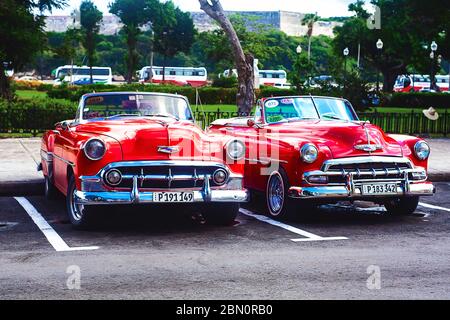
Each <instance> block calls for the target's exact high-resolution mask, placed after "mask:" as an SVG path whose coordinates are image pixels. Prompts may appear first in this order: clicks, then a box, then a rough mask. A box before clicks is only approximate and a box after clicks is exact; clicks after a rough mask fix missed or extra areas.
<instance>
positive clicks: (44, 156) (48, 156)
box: [41, 149, 53, 162]
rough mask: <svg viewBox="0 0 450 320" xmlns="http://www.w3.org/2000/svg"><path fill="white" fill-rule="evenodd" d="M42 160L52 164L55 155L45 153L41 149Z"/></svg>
mask: <svg viewBox="0 0 450 320" xmlns="http://www.w3.org/2000/svg"><path fill="white" fill-rule="evenodd" d="M41 158H42V159H43V160H45V161H46V162H52V161H53V154H52V153H51V152H47V151H45V150H44V149H41Z"/></svg>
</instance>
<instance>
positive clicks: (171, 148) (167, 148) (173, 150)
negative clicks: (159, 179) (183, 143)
mask: <svg viewBox="0 0 450 320" xmlns="http://www.w3.org/2000/svg"><path fill="white" fill-rule="evenodd" d="M158 152H161V153H167V154H173V153H178V152H180V147H178V146H160V147H158Z"/></svg>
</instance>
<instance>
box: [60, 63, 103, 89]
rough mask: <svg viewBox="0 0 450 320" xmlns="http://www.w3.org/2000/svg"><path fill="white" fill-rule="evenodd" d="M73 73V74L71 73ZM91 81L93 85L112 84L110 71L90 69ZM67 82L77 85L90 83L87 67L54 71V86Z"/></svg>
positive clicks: (63, 68)
mask: <svg viewBox="0 0 450 320" xmlns="http://www.w3.org/2000/svg"><path fill="white" fill-rule="evenodd" d="M72 72H73V73H72ZM92 80H93V82H94V84H112V70H111V68H109V67H92ZM63 82H68V83H72V84H77V85H84V84H90V83H91V74H90V69H89V67H88V66H71V65H66V66H61V67H58V68H57V69H56V71H55V82H54V83H55V84H56V85H59V84H61V83H63Z"/></svg>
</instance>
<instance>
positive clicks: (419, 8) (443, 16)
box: [334, 0, 450, 91]
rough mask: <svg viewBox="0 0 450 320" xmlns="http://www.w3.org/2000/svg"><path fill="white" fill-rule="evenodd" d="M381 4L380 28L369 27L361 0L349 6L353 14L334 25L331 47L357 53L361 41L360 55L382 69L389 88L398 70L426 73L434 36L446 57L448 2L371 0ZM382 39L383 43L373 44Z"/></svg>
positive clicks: (337, 52) (340, 50) (352, 53)
mask: <svg viewBox="0 0 450 320" xmlns="http://www.w3.org/2000/svg"><path fill="white" fill-rule="evenodd" d="M371 2H372V3H373V4H374V5H377V6H378V7H380V10H381V21H382V26H381V29H380V30H369V29H368V28H367V26H366V19H367V18H368V17H369V14H368V13H367V11H366V10H365V9H364V7H363V4H364V1H361V0H358V1H356V2H355V3H353V4H351V5H350V7H349V9H350V10H351V11H354V12H355V16H353V17H351V18H349V19H348V20H347V21H346V22H345V23H344V25H343V26H342V27H337V28H336V29H335V34H336V37H335V39H334V51H335V55H336V56H337V57H340V56H342V50H343V49H344V48H345V47H348V48H349V49H350V55H352V56H353V57H355V56H356V54H357V52H358V44H361V52H362V55H363V59H364V60H365V62H367V63H368V64H369V65H371V66H374V67H375V68H376V69H377V70H379V71H380V72H381V73H383V77H384V89H385V90H387V91H391V90H392V88H393V85H394V82H395V79H396V78H397V75H398V74H401V73H407V72H408V71H413V70H411V67H412V66H413V65H414V66H415V68H414V71H415V72H420V73H429V65H430V59H429V54H430V49H429V44H430V43H431V41H432V40H436V41H437V42H438V44H440V49H439V50H438V51H439V52H438V54H439V53H442V54H443V56H446V57H448V43H449V38H448V37H449V23H448V21H450V16H449V15H450V11H449V10H448V5H447V4H446V3H445V2H443V1H439V0H430V1H425V2H424V1H422V0H396V1H391V0H372V1H371ZM378 39H382V41H383V42H384V47H383V50H382V52H380V51H379V50H378V49H377V47H376V42H377V40H378Z"/></svg>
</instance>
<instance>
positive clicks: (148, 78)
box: [139, 66, 208, 87]
mask: <svg viewBox="0 0 450 320" xmlns="http://www.w3.org/2000/svg"><path fill="white" fill-rule="evenodd" d="M164 80H165V83H168V84H173V85H177V86H191V87H202V86H205V85H206V84H207V83H208V81H207V80H208V72H207V71H206V68H203V67H200V68H190V67H166V68H165V77H164ZM139 82H142V83H162V82H163V67H156V66H154V67H148V66H147V67H144V68H142V69H141V70H140V71H139Z"/></svg>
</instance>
